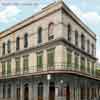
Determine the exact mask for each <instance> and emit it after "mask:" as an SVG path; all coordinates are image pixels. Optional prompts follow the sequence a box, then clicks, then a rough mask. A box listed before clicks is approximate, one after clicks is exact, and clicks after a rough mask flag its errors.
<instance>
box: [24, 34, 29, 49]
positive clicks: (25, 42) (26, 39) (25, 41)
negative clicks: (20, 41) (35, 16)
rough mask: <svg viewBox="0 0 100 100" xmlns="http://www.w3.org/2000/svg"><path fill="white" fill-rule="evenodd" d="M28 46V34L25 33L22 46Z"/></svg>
mask: <svg viewBox="0 0 100 100" xmlns="http://www.w3.org/2000/svg"><path fill="white" fill-rule="evenodd" d="M27 47H28V34H27V33H26V34H25V35H24V48H27Z"/></svg>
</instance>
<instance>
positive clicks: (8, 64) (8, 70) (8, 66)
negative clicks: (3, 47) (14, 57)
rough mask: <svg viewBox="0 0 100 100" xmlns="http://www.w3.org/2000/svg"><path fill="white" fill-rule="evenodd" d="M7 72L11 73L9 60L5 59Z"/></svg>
mask: <svg viewBox="0 0 100 100" xmlns="http://www.w3.org/2000/svg"><path fill="white" fill-rule="evenodd" d="M7 74H11V60H8V61H7Z"/></svg>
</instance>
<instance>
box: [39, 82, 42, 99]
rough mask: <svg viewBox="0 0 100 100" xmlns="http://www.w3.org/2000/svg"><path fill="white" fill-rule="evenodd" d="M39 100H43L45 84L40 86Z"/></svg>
mask: <svg viewBox="0 0 100 100" xmlns="http://www.w3.org/2000/svg"><path fill="white" fill-rule="evenodd" d="M38 100H43V83H42V82H40V83H39V84H38Z"/></svg>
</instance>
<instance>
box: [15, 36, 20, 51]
mask: <svg viewBox="0 0 100 100" xmlns="http://www.w3.org/2000/svg"><path fill="white" fill-rule="evenodd" d="M19 49H20V38H19V37H17V38H16V50H19Z"/></svg>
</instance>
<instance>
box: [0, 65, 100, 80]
mask: <svg viewBox="0 0 100 100" xmlns="http://www.w3.org/2000/svg"><path fill="white" fill-rule="evenodd" d="M44 73H45V74H47V73H73V74H79V75H83V76H88V77H93V78H98V79H100V73H97V72H96V71H93V70H91V71H90V72H89V71H88V70H87V69H83V68H81V66H75V65H74V64H54V65H53V66H47V65H43V66H42V67H38V66H30V67H28V69H27V70H24V68H21V69H20V70H19V71H17V72H16V69H15V70H14V69H13V71H11V73H6V72H1V73H0V79H5V78H12V77H21V76H27V75H36V74H44Z"/></svg>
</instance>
